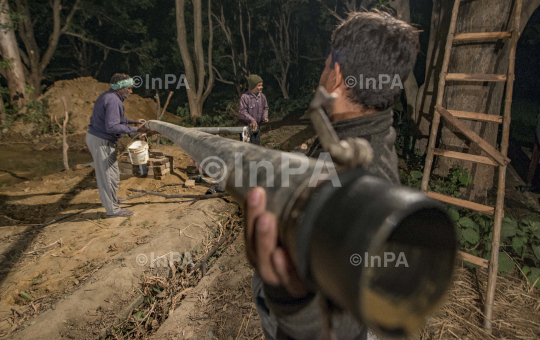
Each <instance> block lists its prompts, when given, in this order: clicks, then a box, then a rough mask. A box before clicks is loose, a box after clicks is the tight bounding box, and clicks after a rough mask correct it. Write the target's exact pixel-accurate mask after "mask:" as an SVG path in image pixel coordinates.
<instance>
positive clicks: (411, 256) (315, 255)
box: [147, 121, 457, 336]
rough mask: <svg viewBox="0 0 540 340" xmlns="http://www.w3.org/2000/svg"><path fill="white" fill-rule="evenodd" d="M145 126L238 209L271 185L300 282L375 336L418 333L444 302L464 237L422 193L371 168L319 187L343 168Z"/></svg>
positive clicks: (271, 202) (345, 172)
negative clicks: (183, 154)
mask: <svg viewBox="0 0 540 340" xmlns="http://www.w3.org/2000/svg"><path fill="white" fill-rule="evenodd" d="M147 125H148V128H149V129H152V130H155V131H157V132H159V133H161V134H163V135H165V136H166V137H167V138H169V139H171V140H173V141H174V142H175V143H176V145H178V146H179V147H181V148H182V149H183V150H184V151H185V152H187V153H188V154H189V155H190V156H191V157H192V158H193V159H194V160H195V161H196V162H197V163H199V164H200V166H201V167H202V168H203V169H204V170H205V171H206V172H207V173H209V174H211V175H213V176H212V177H215V178H216V177H217V179H218V181H219V182H220V183H221V185H222V186H224V187H225V189H226V190H227V192H228V193H230V194H231V195H232V196H233V197H234V198H235V199H236V200H237V201H238V202H239V204H240V205H243V204H244V201H245V197H246V195H247V193H248V192H249V191H250V190H251V189H252V188H253V187H255V186H262V187H264V188H265V189H266V192H267V197H268V198H267V209H268V210H269V211H271V212H273V213H274V214H276V216H277V217H278V221H279V237H280V242H281V244H282V245H283V246H284V247H285V248H287V250H288V252H289V254H290V255H291V258H292V260H293V262H294V264H295V266H296V267H297V269H298V271H299V274H300V276H301V278H302V279H303V280H304V281H305V282H306V283H308V285H309V286H310V287H311V288H312V289H313V290H317V291H320V292H322V294H323V295H324V296H326V297H327V298H329V299H330V300H332V301H333V302H334V303H335V304H336V305H337V306H339V307H341V308H343V309H345V310H347V311H349V312H350V313H352V314H353V315H354V316H356V317H357V319H358V320H359V321H360V322H363V323H365V324H366V325H367V326H368V327H370V328H371V329H372V330H374V331H376V332H378V333H380V334H382V335H384V336H408V335H412V334H413V333H414V332H415V331H417V330H418V329H419V328H420V327H422V325H423V324H424V323H425V317H426V316H427V315H428V314H430V313H432V312H433V311H434V309H435V308H437V306H438V304H439V303H440V301H441V300H442V297H443V294H444V292H445V290H446V288H447V287H448V285H449V283H450V280H451V277H452V273H453V268H454V261H455V258H456V245H457V237H456V230H455V227H454V225H453V223H452V221H451V220H450V218H449V217H448V215H447V214H446V212H445V210H444V209H443V208H442V206H441V205H440V204H439V203H438V202H436V201H435V200H433V199H430V198H429V197H427V196H426V195H425V194H423V193H422V192H420V191H417V190H413V189H410V188H407V187H401V186H396V185H393V184H390V183H388V182H387V181H384V180H382V179H380V178H378V177H376V176H373V175H372V174H370V173H369V172H367V171H366V170H364V169H341V168H337V169H336V170H337V174H336V175H335V176H332V172H331V171H329V174H330V175H329V176H328V178H327V179H328V180H325V181H317V179H321V178H320V177H319V178H317V176H316V174H317V173H319V172H320V170H321V168H324V169H328V170H332V169H335V168H333V165H332V164H331V163H325V164H324V167H322V165H323V164H322V163H323V162H322V161H321V160H316V159H312V158H309V159H308V158H307V157H305V156H295V155H293V154H290V153H287V152H281V151H277V150H271V149H266V148H263V147H260V146H256V145H253V144H249V143H242V142H239V141H234V140H230V139H227V138H221V137H216V136H212V135H209V134H207V133H204V132H201V131H197V130H193V129H187V128H183V127H180V126H177V125H173V124H169V123H164V122H159V121H149V122H148V123H147ZM212 163H215V164H214V165H212ZM218 164H219V165H220V166H221V169H220V170H219V171H218V167H217V166H216V165H218ZM291 169H292V170H291ZM294 169H296V170H294ZM314 174H315V176H314ZM392 256H393V257H394V259H393V261H391V263H390V264H389V265H388V263H387V260H389V259H391V258H392ZM359 261H360V263H358V262H359ZM381 261H382V263H381Z"/></svg>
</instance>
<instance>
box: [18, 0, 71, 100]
mask: <svg viewBox="0 0 540 340" xmlns="http://www.w3.org/2000/svg"><path fill="white" fill-rule="evenodd" d="M79 2H80V0H75V3H74V4H73V6H72V7H71V10H70V12H69V14H68V15H67V16H66V19H65V20H64V25H63V26H62V15H61V14H62V13H61V10H62V4H61V0H53V1H51V2H50V4H51V7H52V17H53V29H52V32H50V34H49V40H48V45H47V47H46V49H45V51H44V52H43V55H40V52H41V51H42V50H43V48H41V47H40V46H38V44H37V40H36V38H35V36H34V28H35V22H34V21H33V20H32V17H31V15H30V9H29V5H28V3H27V2H26V1H21V0H15V3H16V5H17V12H19V14H20V15H22V16H24V20H23V21H22V22H20V23H19V25H18V33H19V37H20V38H21V40H22V42H23V44H24V47H25V50H26V53H25V52H23V51H22V50H19V53H20V54H21V57H22V60H23V62H24V64H25V66H26V73H25V74H26V78H27V79H26V81H27V83H28V85H31V86H33V87H34V92H33V93H32V94H31V95H30V97H31V98H37V97H39V96H40V95H41V93H42V88H41V81H42V80H43V71H44V70H45V68H46V67H47V65H49V62H50V61H51V59H52V57H53V55H54V52H55V51H56V48H57V47H58V42H59V40H60V36H61V35H63V34H65V33H66V32H67V30H68V28H69V26H70V24H71V21H72V20H73V16H74V15H75V12H77V10H78V6H79Z"/></svg>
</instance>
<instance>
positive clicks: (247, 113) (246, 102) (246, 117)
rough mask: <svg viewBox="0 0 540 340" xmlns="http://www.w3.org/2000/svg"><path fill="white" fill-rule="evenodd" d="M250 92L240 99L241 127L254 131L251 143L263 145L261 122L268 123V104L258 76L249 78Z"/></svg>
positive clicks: (239, 114) (261, 81)
mask: <svg viewBox="0 0 540 340" xmlns="http://www.w3.org/2000/svg"><path fill="white" fill-rule="evenodd" d="M247 81H248V86H249V91H247V92H246V93H244V94H243V95H242V96H241V97H240V109H239V113H238V116H239V119H240V125H241V126H249V127H250V128H251V130H252V132H251V136H250V142H251V143H253V144H256V145H261V130H260V125H261V122H265V123H266V122H268V102H267V101H266V96H265V95H264V93H262V89H263V80H262V78H261V77H259V76H258V75H256V74H252V75H250V76H249V77H248V78H247Z"/></svg>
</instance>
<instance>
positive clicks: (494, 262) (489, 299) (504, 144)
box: [484, 0, 522, 334]
mask: <svg viewBox="0 0 540 340" xmlns="http://www.w3.org/2000/svg"><path fill="white" fill-rule="evenodd" d="M521 1H522V0H517V2H516V6H515V8H514V10H515V12H514V15H515V17H514V25H513V26H514V29H513V31H512V38H511V40H510V60H509V63H508V76H507V77H506V79H507V83H506V98H505V101H504V118H503V129H502V130H503V131H502V141H501V153H502V154H503V155H504V156H506V154H507V153H508V139H509V138H510V120H511V118H510V114H511V111H512V95H513V93H514V73H515V66H516V49H517V43H518V39H519V25H520V21H521V7H522V2H521ZM505 185H506V165H502V166H500V167H499V181H498V185H497V206H496V207H495V218H494V223H493V240H492V244H491V259H490V261H489V277H488V286H487V294H486V302H485V305H484V314H485V316H486V318H485V319H484V328H485V329H486V331H487V332H488V333H489V334H491V328H492V323H491V319H492V316H493V303H494V302H495V285H496V284H497V273H498V271H499V246H500V239H501V225H502V219H503V217H504V194H505V191H504V188H505Z"/></svg>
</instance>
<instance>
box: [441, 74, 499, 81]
mask: <svg viewBox="0 0 540 340" xmlns="http://www.w3.org/2000/svg"><path fill="white" fill-rule="evenodd" d="M446 80H455V81H459V80H463V81H494V82H497V81H506V74H466V73H447V74H446Z"/></svg>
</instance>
